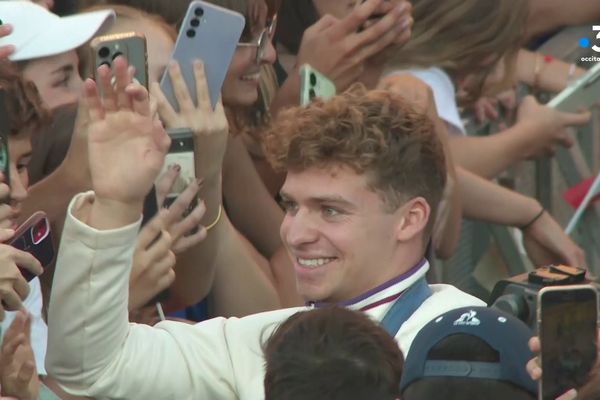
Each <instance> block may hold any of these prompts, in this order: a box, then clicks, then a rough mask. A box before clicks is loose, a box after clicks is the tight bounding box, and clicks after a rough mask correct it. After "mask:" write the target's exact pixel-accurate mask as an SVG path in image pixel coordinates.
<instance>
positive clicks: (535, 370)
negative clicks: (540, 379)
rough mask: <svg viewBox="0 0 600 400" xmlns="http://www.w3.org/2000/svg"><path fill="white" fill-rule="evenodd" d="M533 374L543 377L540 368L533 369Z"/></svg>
mask: <svg viewBox="0 0 600 400" xmlns="http://www.w3.org/2000/svg"><path fill="white" fill-rule="evenodd" d="M533 374H534V375H535V376H542V369H541V368H540V367H534V368H533Z"/></svg>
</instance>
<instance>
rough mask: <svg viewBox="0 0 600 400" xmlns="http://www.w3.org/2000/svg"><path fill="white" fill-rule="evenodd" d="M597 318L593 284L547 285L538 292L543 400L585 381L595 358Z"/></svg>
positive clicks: (540, 397) (550, 398)
mask: <svg viewBox="0 0 600 400" xmlns="http://www.w3.org/2000/svg"><path fill="white" fill-rule="evenodd" d="M559 296H560V300H556V298H558V297H559ZM552 297H556V298H555V299H554V300H553V301H554V302H552V300H551V299H552ZM597 320H598V293H597V291H596V288H595V287H594V286H592V285H571V286H557V287H545V288H543V289H541V290H540V291H539V292H538V297H537V322H538V335H539V337H540V342H541V345H542V349H541V351H540V353H539V362H540V365H541V366H542V369H543V370H544V376H543V377H542V379H541V380H540V381H539V399H540V400H554V399H556V398H557V397H558V396H560V395H561V394H563V393H564V392H566V391H567V390H569V389H572V388H576V387H579V386H581V385H582V384H583V383H584V382H585V380H586V379H587V374H588V373H589V371H590V370H591V369H592V368H593V366H594V365H595V362H596V354H597Z"/></svg>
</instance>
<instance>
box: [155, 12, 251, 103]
mask: <svg viewBox="0 0 600 400" xmlns="http://www.w3.org/2000/svg"><path fill="white" fill-rule="evenodd" d="M245 23H246V21H245V19H244V16H243V15H242V14H240V13H237V12H235V11H231V10H228V9H226V8H222V7H219V6H215V5H214V4H210V3H206V2H203V1H193V2H191V3H190V6H189V8H188V10H187V13H186V14H185V18H184V19H183V23H182V24H181V29H180V30H179V35H178V36H177V42H176V43H175V50H174V51H173V54H172V56H171V59H173V60H176V61H178V62H179V66H180V68H181V73H182V75H183V79H184V80H185V83H186V86H187V88H188V91H189V93H190V96H191V97H192V101H194V103H195V102H196V99H197V95H196V82H195V79H194V71H193V66H192V62H193V61H194V60H198V59H199V60H202V62H203V63H204V71H205V74H206V81H207V84H208V92H209V97H210V102H211V104H212V107H213V109H214V107H215V105H216V104H217V101H218V100H219V97H220V95H221V86H223V81H224V80H225V75H226V74H227V69H228V68H229V64H230V63H231V59H232V58H233V54H234V52H235V49H236V47H237V44H238V42H239V40H240V36H241V34H242V31H243V30H244V26H245ZM160 88H161V90H162V91H163V93H164V94H165V96H166V98H167V100H169V102H170V103H171V105H172V106H173V108H174V109H175V110H178V109H179V106H178V104H177V100H176V98H175V95H174V93H173V86H172V84H171V78H170V77H169V71H168V69H167V70H165V73H164V75H163V77H162V79H161V81H160Z"/></svg>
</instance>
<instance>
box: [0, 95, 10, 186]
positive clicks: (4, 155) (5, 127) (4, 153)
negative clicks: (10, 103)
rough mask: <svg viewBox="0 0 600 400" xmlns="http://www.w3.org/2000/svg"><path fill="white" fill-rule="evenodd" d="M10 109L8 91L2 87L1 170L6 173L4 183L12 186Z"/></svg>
mask: <svg viewBox="0 0 600 400" xmlns="http://www.w3.org/2000/svg"><path fill="white" fill-rule="evenodd" d="M8 114H9V112H8V109H7V106H6V92H5V91H4V90H2V89H0V172H2V174H3V175H4V183H6V184H7V185H9V186H10V164H9V158H8V135H9V131H10V125H9V123H8Z"/></svg>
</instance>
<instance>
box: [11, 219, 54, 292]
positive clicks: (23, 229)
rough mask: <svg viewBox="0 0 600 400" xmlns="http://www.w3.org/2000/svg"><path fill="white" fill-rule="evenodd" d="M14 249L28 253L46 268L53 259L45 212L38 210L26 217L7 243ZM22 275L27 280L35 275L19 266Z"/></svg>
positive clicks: (52, 246) (52, 248)
mask: <svg viewBox="0 0 600 400" xmlns="http://www.w3.org/2000/svg"><path fill="white" fill-rule="evenodd" d="M9 244H10V245H11V246H13V247H14V248H16V249H19V250H21V251H24V252H26V253H30V254H31V255H33V256H34V257H35V258H36V259H37V260H38V261H39V262H40V264H41V265H42V268H46V267H47V266H48V265H50V264H51V263H52V261H54V255H55V254H54V245H53V244H52V236H51V234H50V222H49V221H48V218H47V217H46V214H45V213H43V212H41V211H38V212H36V213H35V214H33V215H32V216H31V217H29V218H28V219H27V221H25V222H24V223H23V224H22V225H21V226H20V227H19V228H17V230H16V231H15V235H14V236H13V239H12V240H11V241H10V243H9ZM19 269H20V270H21V274H22V275H23V277H24V278H25V279H26V280H27V282H29V281H30V280H32V279H33V278H35V277H36V275H35V274H33V273H31V272H30V271H29V270H28V269H26V268H22V267H19Z"/></svg>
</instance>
